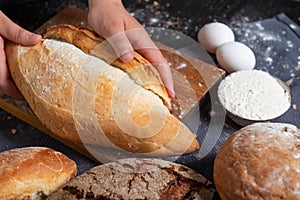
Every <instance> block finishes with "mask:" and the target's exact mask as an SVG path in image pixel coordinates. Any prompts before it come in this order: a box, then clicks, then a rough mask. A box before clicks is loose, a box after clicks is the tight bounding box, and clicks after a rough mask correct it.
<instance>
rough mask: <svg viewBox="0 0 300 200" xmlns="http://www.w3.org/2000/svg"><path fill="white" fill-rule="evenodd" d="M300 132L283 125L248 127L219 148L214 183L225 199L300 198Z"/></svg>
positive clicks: (259, 124)
mask: <svg viewBox="0 0 300 200" xmlns="http://www.w3.org/2000/svg"><path fill="white" fill-rule="evenodd" d="M299 157H300V130H299V129H298V128H297V127H295V126H294V125H290V124H284V123H256V124H252V125H249V126H246V127H244V128H242V129H240V130H239V131H237V132H236V133H234V134H233V135H232V136H230V137H229V139H228V140H226V141H225V143H224V144H223V145H222V147H221V148H220V150H219V152H218V154H217V157H216V160H215V164H214V182H215V185H216V188H217V191H218V193H219V194H220V196H221V199H222V200H230V199H232V200H233V199H241V200H242V199H300V183H299V180H300V170H299V166H300V160H299Z"/></svg>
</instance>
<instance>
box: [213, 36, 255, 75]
mask: <svg viewBox="0 0 300 200" xmlns="http://www.w3.org/2000/svg"><path fill="white" fill-rule="evenodd" d="M216 57H217V61H218V63H219V65H220V66H221V67H222V68H223V69H224V70H226V71H227V72H229V73H231V72H235V71H239V70H251V69H253V68H254V67H255V63H256V59H255V55H254V53H253V51H252V50H251V49H250V48H249V47H248V46H246V45H245V44H243V43H240V42H227V43H225V44H223V45H221V46H220V47H219V48H218V49H217V52H216Z"/></svg>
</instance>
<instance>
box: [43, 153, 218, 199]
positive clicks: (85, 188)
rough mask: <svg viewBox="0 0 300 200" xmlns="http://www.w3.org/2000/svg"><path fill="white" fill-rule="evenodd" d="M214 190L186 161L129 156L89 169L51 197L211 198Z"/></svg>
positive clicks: (50, 197)
mask: <svg viewBox="0 0 300 200" xmlns="http://www.w3.org/2000/svg"><path fill="white" fill-rule="evenodd" d="M214 192H215V189H214V188H213V185H212V184H211V183H210V182H209V181H208V180H206V179H205V178H204V177H203V176H201V175H200V174H198V173H197V172H195V171H194V170H192V169H190V168H187V167H185V166H183V165H180V164H175V163H172V162H169V161H165V160H160V159H152V158H151V159H137V158H129V159H123V160H119V161H116V162H111V163H107V164H104V165H100V166H97V167H94V168H92V169H90V170H89V171H87V172H85V173H83V174H81V175H79V176H77V177H76V178H74V179H73V180H71V181H70V182H68V183H66V184H65V185H64V186H63V187H61V188H60V189H59V190H58V191H56V192H54V193H52V194H51V195H50V196H49V197H48V199H49V200H50V199H51V200H54V199H65V200H68V199H212V197H213V194H214Z"/></svg>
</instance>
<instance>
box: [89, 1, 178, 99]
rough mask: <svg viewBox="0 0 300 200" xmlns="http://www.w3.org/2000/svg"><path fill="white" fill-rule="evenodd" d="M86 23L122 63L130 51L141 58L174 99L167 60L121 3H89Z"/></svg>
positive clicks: (129, 55) (131, 55)
mask: <svg viewBox="0 0 300 200" xmlns="http://www.w3.org/2000/svg"><path fill="white" fill-rule="evenodd" d="M88 21H89V24H90V25H91V26H92V28H93V29H94V30H95V31H96V32H97V33H98V34H99V35H101V36H102V37H104V38H105V39H107V40H108V42H109V43H110V44H111V45H112V47H113V48H114V50H115V52H116V54H117V56H119V57H120V59H121V60H122V61H123V62H129V61H131V60H132V59H133V51H134V50H136V51H137V52H139V53H140V54H141V55H143V56H144V57H145V58H146V59H147V60H148V61H149V62H150V63H152V64H153V66H154V67H155V68H156V69H157V71H158V72H159V74H160V76H161V79H162V81H163V83H164V85H165V87H166V89H167V92H168V94H169V97H170V98H174V97H175V92H174V86H173V80H172V75H171V70H170V67H169V65H168V63H167V60H166V59H165V58H164V56H163V55H162V53H161V52H160V50H159V49H158V48H157V47H156V46H155V44H154V43H153V41H152V40H151V38H150V36H149V35H148V33H147V32H146V30H145V29H144V28H143V27H142V25H141V24H140V23H139V22H138V21H137V20H136V19H135V18H133V17H132V16H131V15H130V13H128V12H127V10H126V9H125V8H124V6H123V4H122V1H121V0H109V1H107V0H89V14H88Z"/></svg>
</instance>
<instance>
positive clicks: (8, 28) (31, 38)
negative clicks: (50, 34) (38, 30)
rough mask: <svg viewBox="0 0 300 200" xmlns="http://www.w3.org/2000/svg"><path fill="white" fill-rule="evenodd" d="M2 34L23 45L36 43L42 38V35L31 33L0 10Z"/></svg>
mask: <svg viewBox="0 0 300 200" xmlns="http://www.w3.org/2000/svg"><path fill="white" fill-rule="evenodd" d="M0 24H1V29H0V35H2V36H3V37H5V38H6V39H8V40H11V41H13V42H16V43H19V44H22V45H34V44H37V43H38V42H40V41H41V40H42V36H41V35H38V34H34V33H31V32H29V31H27V30H25V29H23V28H21V27H20V26H18V25H17V24H15V23H14V22H12V21H11V20H10V19H9V18H8V17H7V16H6V15H4V14H3V12H1V11H0Z"/></svg>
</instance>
